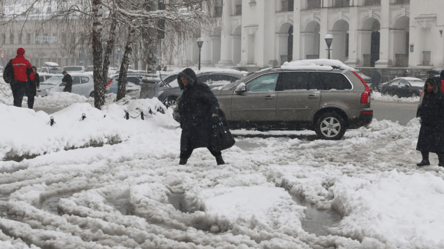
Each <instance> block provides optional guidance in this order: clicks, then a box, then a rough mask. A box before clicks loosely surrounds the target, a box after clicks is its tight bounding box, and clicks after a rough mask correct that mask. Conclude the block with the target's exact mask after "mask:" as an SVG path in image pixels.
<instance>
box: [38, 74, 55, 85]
mask: <svg viewBox="0 0 444 249" xmlns="http://www.w3.org/2000/svg"><path fill="white" fill-rule="evenodd" d="M54 75H56V74H50V73H39V80H40V83H41V82H45V81H47V80H48V79H49V78H51V77H52V76H54Z"/></svg>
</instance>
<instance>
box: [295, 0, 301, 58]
mask: <svg viewBox="0 0 444 249" xmlns="http://www.w3.org/2000/svg"><path fill="white" fill-rule="evenodd" d="M301 9H302V0H294V11H293V60H303V59H304V56H303V51H304V50H303V49H302V46H303V45H302V44H303V39H304V37H303V36H302V33H301Z"/></svg>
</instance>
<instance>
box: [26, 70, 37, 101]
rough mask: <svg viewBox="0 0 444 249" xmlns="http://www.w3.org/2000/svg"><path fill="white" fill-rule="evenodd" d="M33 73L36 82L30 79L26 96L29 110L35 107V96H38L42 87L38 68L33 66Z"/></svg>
mask: <svg viewBox="0 0 444 249" xmlns="http://www.w3.org/2000/svg"><path fill="white" fill-rule="evenodd" d="M32 71H33V72H34V80H31V79H28V84H27V85H26V96H28V108H29V109H32V108H33V107H34V98H35V95H37V89H39V87H40V78H39V74H38V73H37V68H36V67H35V66H32Z"/></svg>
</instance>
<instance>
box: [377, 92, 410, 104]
mask: <svg viewBox="0 0 444 249" xmlns="http://www.w3.org/2000/svg"><path fill="white" fill-rule="evenodd" d="M371 98H372V100H379V101H390V102H419V96H417V97H401V98H400V97H398V96H390V95H382V94H381V93H380V92H372V94H371Z"/></svg>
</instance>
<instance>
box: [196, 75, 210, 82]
mask: <svg viewBox="0 0 444 249" xmlns="http://www.w3.org/2000/svg"><path fill="white" fill-rule="evenodd" d="M197 80H198V81H200V82H202V83H207V82H208V81H211V80H212V79H211V77H210V75H200V76H197Z"/></svg>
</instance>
